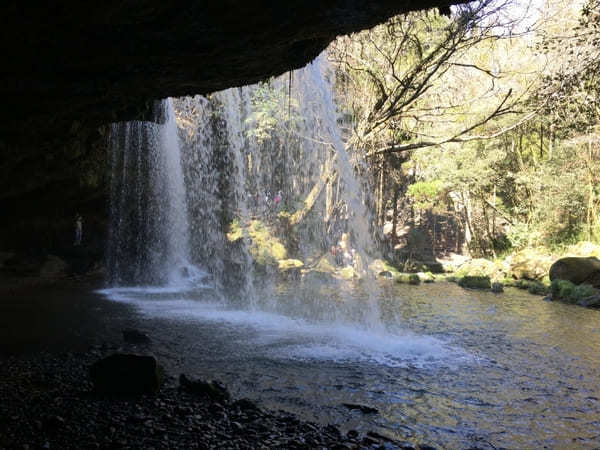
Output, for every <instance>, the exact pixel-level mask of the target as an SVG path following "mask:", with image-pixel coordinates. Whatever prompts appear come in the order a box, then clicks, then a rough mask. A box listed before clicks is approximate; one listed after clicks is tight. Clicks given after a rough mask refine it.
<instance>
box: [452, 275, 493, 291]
mask: <svg viewBox="0 0 600 450" xmlns="http://www.w3.org/2000/svg"><path fill="white" fill-rule="evenodd" d="M458 285H459V286H460V287H463V288H469V289H490V288H491V287H492V283H491V281H490V277H486V276H464V277H462V278H460V279H459V280H458Z"/></svg>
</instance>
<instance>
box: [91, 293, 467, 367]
mask: <svg viewBox="0 0 600 450" xmlns="http://www.w3.org/2000/svg"><path fill="white" fill-rule="evenodd" d="M98 292H100V293H101V294H103V295H105V296H106V297H107V298H109V299H110V300H113V301H118V302H124V303H129V304H132V305H135V306H136V307H137V308H138V309H139V311H140V312H141V313H142V314H144V315H147V316H149V317H162V318H168V319H175V320H180V321H185V322H190V321H191V322H202V321H204V322H213V323H220V324H223V325H224V326H227V327H229V328H230V329H232V330H239V333H240V341H241V342H244V343H246V345H248V346H249V347H250V348H252V349H254V351H257V352H265V353H267V354H268V355H269V356H270V357H273V358H276V359H294V360H321V361H333V362H352V361H360V362H366V363H373V364H378V365H385V366H389V367H408V366H411V367H432V366H433V367H436V366H455V365H458V364H465V363H471V362H474V361H475V358H474V357H473V356H472V355H469V354H468V353H467V352H465V351H464V350H462V349H460V348H457V347H455V346H452V345H451V344H449V343H447V342H444V341H443V340H441V339H438V338H435V337H432V336H427V335H416V334H413V333H410V332H406V331H397V332H385V331H373V330H369V329H361V328H360V326H359V325H357V324H345V323H322V322H310V321H308V320H304V319H299V318H292V317H288V316H285V315H281V314H276V313H271V312H264V311H248V310H239V309H228V308H227V307H225V306H224V305H223V304H222V303H221V302H219V301H218V299H217V298H214V299H213V300H212V301H210V300H209V301H207V300H198V299H194V298H193V295H192V296H190V292H189V291H183V290H180V291H177V290H174V289H173V288H172V287H165V288H156V287H132V288H113V289H104V290H101V291H98ZM184 292H186V298H183V297H177V295H178V294H182V293H184ZM149 294H150V295H153V294H160V297H159V298H155V299H152V298H150V299H149V298H148V295H149ZM173 294H175V295H173ZM165 297H166V298H165ZM244 328H245V330H244ZM248 328H249V329H251V330H252V331H253V333H248ZM228 336H229V337H231V336H230V334H229V335H228Z"/></svg>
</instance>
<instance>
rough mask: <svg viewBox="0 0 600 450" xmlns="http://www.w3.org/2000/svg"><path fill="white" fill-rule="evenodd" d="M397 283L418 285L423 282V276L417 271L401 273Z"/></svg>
mask: <svg viewBox="0 0 600 450" xmlns="http://www.w3.org/2000/svg"><path fill="white" fill-rule="evenodd" d="M396 283H400V284H412V285H417V284H420V283H421V278H419V275H417V274H416V273H401V274H400V275H398V276H397V277H396Z"/></svg>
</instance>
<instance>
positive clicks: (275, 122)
mask: <svg viewBox="0 0 600 450" xmlns="http://www.w3.org/2000/svg"><path fill="white" fill-rule="evenodd" d="M289 102H291V104H290V103H289ZM251 103H252V112H251V113H250V115H249V116H248V118H247V119H246V122H247V124H248V127H247V130H248V132H247V133H248V135H249V136H250V137H253V138H254V139H255V140H256V141H257V142H258V143H259V144H261V143H263V142H265V141H267V140H269V139H271V137H272V136H273V133H274V132H275V130H276V129H277V127H280V126H282V124H283V123H284V120H283V118H285V117H287V118H288V120H289V121H293V120H295V119H296V115H295V114H293V115H292V116H291V117H288V115H290V113H291V112H292V111H293V112H295V111H296V108H297V105H296V103H295V101H294V99H290V98H289V97H288V94H287V92H286V91H285V90H284V89H283V88H275V87H274V86H273V85H272V84H271V83H269V82H265V83H262V84H260V85H259V86H258V87H257V88H256V89H254V90H253V91H252V98H251Z"/></svg>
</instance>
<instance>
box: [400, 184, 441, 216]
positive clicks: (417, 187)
mask: <svg viewBox="0 0 600 450" xmlns="http://www.w3.org/2000/svg"><path fill="white" fill-rule="evenodd" d="M443 194H444V183H443V181H442V180H432V181H418V182H416V183H414V184H411V185H409V186H408V189H407V191H406V195H407V196H408V197H409V198H412V200H413V201H414V203H415V206H416V207H417V208H419V209H431V210H433V209H434V208H435V207H436V206H437V205H438V204H439V203H440V200H441V199H442V195H443Z"/></svg>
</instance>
